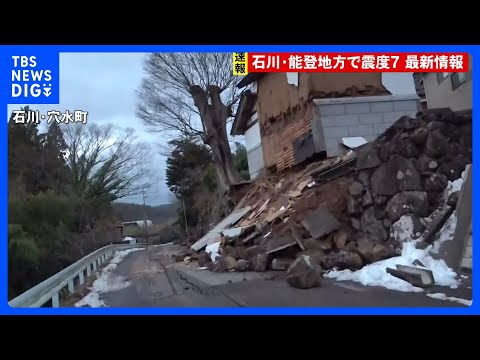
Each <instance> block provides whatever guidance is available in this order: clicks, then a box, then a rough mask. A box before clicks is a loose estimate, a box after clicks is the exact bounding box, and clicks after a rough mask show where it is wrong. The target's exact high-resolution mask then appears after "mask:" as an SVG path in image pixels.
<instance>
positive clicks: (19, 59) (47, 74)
mask: <svg viewBox="0 0 480 360" xmlns="http://www.w3.org/2000/svg"><path fill="white" fill-rule="evenodd" d="M12 61H13V68H12V98H19V97H23V98H38V97H41V96H44V97H46V98H48V97H49V96H50V95H51V94H52V84H51V82H52V70H50V69H37V65H38V64H37V57H36V56H17V55H15V56H12Z"/></svg>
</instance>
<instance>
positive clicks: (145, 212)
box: [142, 188, 149, 242]
mask: <svg viewBox="0 0 480 360" xmlns="http://www.w3.org/2000/svg"><path fill="white" fill-rule="evenodd" d="M142 198H143V226H144V230H143V231H144V234H143V235H144V237H145V240H146V241H147V242H148V240H149V239H148V228H147V204H146V202H145V188H142Z"/></svg>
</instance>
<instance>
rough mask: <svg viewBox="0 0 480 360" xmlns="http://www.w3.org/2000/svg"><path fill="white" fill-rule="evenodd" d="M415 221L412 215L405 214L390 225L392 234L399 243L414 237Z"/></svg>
mask: <svg viewBox="0 0 480 360" xmlns="http://www.w3.org/2000/svg"><path fill="white" fill-rule="evenodd" d="M413 230H414V226H413V221H412V218H411V216H408V215H403V216H401V217H400V219H398V220H397V221H395V223H393V224H392V226H391V227H390V232H391V236H392V237H393V238H394V239H395V240H396V241H397V242H398V243H399V244H401V243H404V242H405V241H408V240H410V239H411V238H412V235H413Z"/></svg>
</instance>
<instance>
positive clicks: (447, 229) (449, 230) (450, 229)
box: [425, 211, 457, 254]
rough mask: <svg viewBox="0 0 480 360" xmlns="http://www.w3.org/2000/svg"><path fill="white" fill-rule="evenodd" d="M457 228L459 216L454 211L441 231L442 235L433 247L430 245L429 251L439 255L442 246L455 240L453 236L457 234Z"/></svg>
mask: <svg viewBox="0 0 480 360" xmlns="http://www.w3.org/2000/svg"><path fill="white" fill-rule="evenodd" d="M456 227H457V214H456V212H455V211H454V212H453V213H452V215H450V217H449V218H448V220H447V221H446V222H445V224H444V225H443V227H442V229H441V230H440V234H439V236H438V238H437V239H436V240H435V242H434V243H433V245H430V246H429V247H428V248H427V249H425V250H429V251H430V252H431V253H433V254H438V251H439V250H440V247H441V245H442V244H443V243H444V242H445V241H449V240H453V235H454V234H455V228H456Z"/></svg>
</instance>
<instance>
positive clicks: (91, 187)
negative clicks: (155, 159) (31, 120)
mask: <svg viewBox="0 0 480 360" xmlns="http://www.w3.org/2000/svg"><path fill="white" fill-rule="evenodd" d="M64 134H65V141H66V143H67V147H68V154H67V163H68V165H69V167H70V169H71V172H72V186H73V190H74V191H75V193H76V194H77V195H78V196H80V197H81V198H83V199H86V200H96V199H100V198H102V199H106V200H108V201H109V202H112V201H115V200H117V199H120V198H123V197H126V196H132V195H137V194H140V193H141V192H142V189H145V188H146V187H148V186H149V185H151V184H150V183H149V178H150V177H149V171H148V163H147V161H148V159H149V153H150V150H149V147H148V145H146V144H144V143H141V142H139V141H138V139H137V138H136V136H135V134H134V130H133V129H126V130H123V131H121V130H119V129H116V128H114V127H113V126H112V125H106V126H97V125H90V124H89V125H87V126H85V125H83V124H72V125H69V126H67V127H65V130H64Z"/></svg>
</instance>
